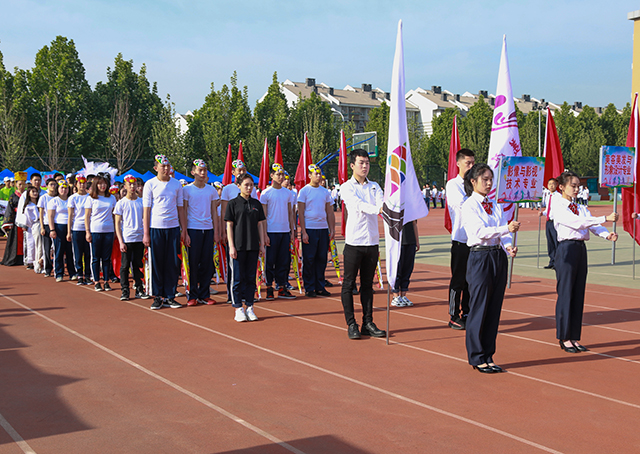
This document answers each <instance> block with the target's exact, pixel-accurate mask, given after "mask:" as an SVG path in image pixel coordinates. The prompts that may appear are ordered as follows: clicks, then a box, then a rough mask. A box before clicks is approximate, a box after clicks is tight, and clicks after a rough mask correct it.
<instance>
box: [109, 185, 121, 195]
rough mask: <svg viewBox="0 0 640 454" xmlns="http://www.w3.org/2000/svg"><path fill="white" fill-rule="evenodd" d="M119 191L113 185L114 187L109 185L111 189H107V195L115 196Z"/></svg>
mask: <svg viewBox="0 0 640 454" xmlns="http://www.w3.org/2000/svg"><path fill="white" fill-rule="evenodd" d="M119 190H120V188H119V187H118V186H116V185H115V184H114V185H111V187H110V188H109V193H110V194H117V193H118V191H119Z"/></svg>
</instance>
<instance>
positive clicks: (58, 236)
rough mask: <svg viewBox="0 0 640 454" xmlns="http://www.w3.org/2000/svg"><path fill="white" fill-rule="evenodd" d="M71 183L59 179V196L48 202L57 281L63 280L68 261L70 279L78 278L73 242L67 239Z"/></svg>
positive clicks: (50, 234) (48, 217)
mask: <svg viewBox="0 0 640 454" xmlns="http://www.w3.org/2000/svg"><path fill="white" fill-rule="evenodd" d="M68 199H69V183H67V182H66V181H65V180H60V181H58V196H57V197H54V198H53V199H51V200H50V201H49V202H48V203H47V215H48V216H47V219H48V222H49V229H50V232H49V236H50V237H51V239H52V240H53V251H54V254H55V266H54V270H55V274H56V282H62V277H63V276H64V264H65V261H66V262H67V271H68V272H69V277H70V279H71V280H72V281H73V280H76V279H77V278H78V276H77V275H76V268H75V265H74V264H73V250H72V248H71V242H69V241H67V224H68V222H69V210H68V208H67V200H68Z"/></svg>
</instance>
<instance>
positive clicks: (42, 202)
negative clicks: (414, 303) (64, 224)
mask: <svg viewBox="0 0 640 454" xmlns="http://www.w3.org/2000/svg"><path fill="white" fill-rule="evenodd" d="M53 199H54V197H51V196H50V195H49V193H46V194H42V195H41V196H40V198H39V199H38V208H42V209H43V210H44V213H43V214H42V219H43V220H44V223H45V224H47V225H49V224H48V221H47V210H48V209H49V208H47V207H48V206H49V201H50V200H53Z"/></svg>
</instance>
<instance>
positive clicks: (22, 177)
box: [13, 172, 27, 181]
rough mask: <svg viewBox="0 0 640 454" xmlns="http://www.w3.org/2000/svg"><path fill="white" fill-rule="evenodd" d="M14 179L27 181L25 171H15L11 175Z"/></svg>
mask: <svg viewBox="0 0 640 454" xmlns="http://www.w3.org/2000/svg"><path fill="white" fill-rule="evenodd" d="M13 179H14V180H15V181H27V172H16V173H15V174H14V175H13Z"/></svg>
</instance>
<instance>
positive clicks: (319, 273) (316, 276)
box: [302, 229, 378, 292]
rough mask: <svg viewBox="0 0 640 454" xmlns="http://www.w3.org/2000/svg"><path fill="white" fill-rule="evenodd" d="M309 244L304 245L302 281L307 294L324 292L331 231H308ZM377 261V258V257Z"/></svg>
mask: <svg viewBox="0 0 640 454" xmlns="http://www.w3.org/2000/svg"><path fill="white" fill-rule="evenodd" d="M307 235H309V243H306V244H305V243H302V280H303V281H304V290H305V292H312V291H313V292H321V291H322V290H324V272H325V270H326V269H327V253H328V252H329V229H307ZM376 260H378V259H377V257H376Z"/></svg>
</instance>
